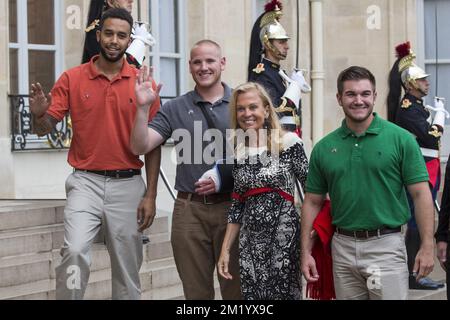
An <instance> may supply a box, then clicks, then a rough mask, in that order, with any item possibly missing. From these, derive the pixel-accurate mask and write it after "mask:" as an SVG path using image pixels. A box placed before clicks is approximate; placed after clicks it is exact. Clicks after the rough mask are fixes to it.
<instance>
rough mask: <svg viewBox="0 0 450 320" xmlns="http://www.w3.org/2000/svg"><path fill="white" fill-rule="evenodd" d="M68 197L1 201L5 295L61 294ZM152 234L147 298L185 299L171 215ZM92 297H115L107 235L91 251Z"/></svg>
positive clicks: (144, 278)
mask: <svg viewBox="0 0 450 320" xmlns="http://www.w3.org/2000/svg"><path fill="white" fill-rule="evenodd" d="M64 204H65V202H64V201H0V300H3V299H21V300H22V299H42V300H46V299H55V267H56V266H57V265H58V264H59V262H60V261H61V257H60V255H59V249H60V247H61V245H62V243H63V238H64V232H63V211H64ZM146 234H147V235H148V236H149V238H150V243H149V244H147V245H145V246H144V262H143V265H142V268H141V270H140V276H141V286H142V292H143V299H183V298H184V297H183V289H182V286H181V281H180V279H179V277H178V273H177V270H176V267H175V263H174V260H173V256H172V248H171V245H170V240H169V229H168V217H167V216H165V217H164V216H163V217H157V218H156V219H155V221H154V223H153V225H152V227H151V228H150V229H149V230H147V232H146ZM91 258H92V266H91V275H90V278H89V285H88V288H87V290H86V295H85V298H86V299H92V300H96V299H110V298H111V269H110V261H109V255H108V253H107V250H106V247H105V246H104V245H103V243H102V238H101V234H100V235H99V237H98V238H97V239H96V241H95V244H94V246H93V248H92V252H91Z"/></svg>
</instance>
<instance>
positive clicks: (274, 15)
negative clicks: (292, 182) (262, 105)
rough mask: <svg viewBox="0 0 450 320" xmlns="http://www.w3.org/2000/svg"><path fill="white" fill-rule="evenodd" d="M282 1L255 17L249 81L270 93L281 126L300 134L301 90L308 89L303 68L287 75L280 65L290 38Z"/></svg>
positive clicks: (275, 0)
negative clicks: (282, 18)
mask: <svg viewBox="0 0 450 320" xmlns="http://www.w3.org/2000/svg"><path fill="white" fill-rule="evenodd" d="M281 10H282V4H281V2H280V1H277V0H274V1H271V2H270V3H268V4H267V5H266V7H265V12H264V13H263V14H262V15H261V16H260V17H259V18H258V19H257V20H256V22H255V24H254V26H253V30H252V35H251V41H250V58H249V65H248V81H252V82H257V83H259V84H261V85H262V86H263V87H264V88H265V89H266V91H268V93H269V95H270V96H271V99H272V102H273V104H274V106H275V109H276V111H277V113H278V116H279V118H280V123H281V124H282V126H283V128H284V129H285V130H288V131H294V132H297V134H298V135H301V123H300V117H301V101H300V100H301V93H302V92H304V93H307V92H310V91H311V88H310V86H309V85H308V84H307V83H306V80H305V78H304V76H303V73H302V71H298V70H296V69H295V70H294V71H293V73H292V75H291V77H288V76H287V74H286V73H285V71H284V70H282V69H281V67H280V62H281V61H283V60H285V59H286V58H287V53H288V50H289V45H288V40H289V39H290V38H289V36H288V35H287V33H286V30H285V29H284V28H283V26H282V25H281V24H280V22H279V20H280V18H281V16H282V11H281Z"/></svg>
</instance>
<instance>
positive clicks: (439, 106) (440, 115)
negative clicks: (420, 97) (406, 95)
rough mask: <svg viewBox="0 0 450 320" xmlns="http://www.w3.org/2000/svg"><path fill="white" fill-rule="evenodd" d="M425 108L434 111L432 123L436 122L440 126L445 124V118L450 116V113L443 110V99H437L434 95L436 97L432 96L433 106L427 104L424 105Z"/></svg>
mask: <svg viewBox="0 0 450 320" xmlns="http://www.w3.org/2000/svg"><path fill="white" fill-rule="evenodd" d="M425 108H426V109H428V110H431V111H434V112H436V114H435V116H434V119H433V124H437V125H439V126H441V127H442V128H443V127H444V125H445V119H446V118H447V119H448V118H450V114H449V113H448V111H447V110H445V106H444V101H443V99H439V98H437V97H436V98H434V107H432V106H429V105H427V106H425Z"/></svg>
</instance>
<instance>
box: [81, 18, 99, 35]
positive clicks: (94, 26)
mask: <svg viewBox="0 0 450 320" xmlns="http://www.w3.org/2000/svg"><path fill="white" fill-rule="evenodd" d="M99 24H100V20H99V19H95V20H94V21H92V23H91V24H90V25H89V27H87V28H86V30H84V32H86V33H88V32H91V31H92V30H94V29H95V28H97V27H98V26H99Z"/></svg>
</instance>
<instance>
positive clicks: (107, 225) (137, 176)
mask: <svg viewBox="0 0 450 320" xmlns="http://www.w3.org/2000/svg"><path fill="white" fill-rule="evenodd" d="M132 25H133V18H132V17H131V15H130V14H129V13H128V12H127V11H126V10H124V9H110V10H108V11H107V12H105V13H104V15H103V17H102V19H101V21H100V30H99V31H97V39H98V41H99V43H100V47H101V49H100V55H99V56H98V57H95V58H94V59H92V60H91V61H90V63H87V64H83V65H81V66H78V67H75V68H73V69H70V70H68V71H66V72H65V73H64V74H63V75H62V76H61V77H60V78H59V80H58V81H57V82H56V84H55V86H54V87H53V89H52V91H51V94H50V95H49V97H48V99H47V98H46V97H45V95H44V93H43V91H42V87H41V86H40V84H39V83H38V84H33V85H32V89H31V96H30V108H31V112H32V113H33V116H34V119H33V124H34V130H35V132H36V133H37V134H39V135H45V134H47V133H49V132H50V131H51V130H52V129H53V128H54V127H55V125H56V124H57V123H58V122H59V121H61V120H62V119H63V118H64V116H65V115H66V114H67V113H68V112H69V113H70V116H71V118H72V124H73V134H74V136H73V140H72V144H71V146H70V150H69V157H68V162H69V164H70V165H71V166H72V167H73V168H74V169H75V170H74V173H73V174H71V175H70V176H69V177H68V179H67V181H66V193H67V204H66V208H65V211H64V229H65V236H64V246H63V248H62V250H61V254H62V256H63V258H62V261H61V264H60V265H59V266H58V267H57V268H56V298H57V299H82V298H83V296H84V293H85V290H86V287H87V283H88V280H89V273H90V257H89V251H90V248H91V246H92V243H93V240H94V238H95V236H96V235H97V234H98V232H99V230H100V226H101V225H103V226H104V230H105V237H106V245H107V248H108V252H109V254H110V257H111V269H112V298H113V299H140V293H141V290H140V281H139V269H140V267H141V264H142V240H141V232H142V231H144V230H145V229H147V228H148V227H149V226H150V225H151V224H152V222H153V218H154V215H155V204H154V203H155V198H156V185H157V179H158V172H159V171H158V169H159V165H160V159H161V158H160V157H161V153H160V149H159V150H156V151H155V152H152V153H151V154H149V155H147V156H146V163H147V184H148V185H149V190H148V191H147V193H146V191H145V184H144V182H143V180H142V177H141V168H142V166H143V162H142V161H141V160H140V159H139V157H137V156H135V155H133V153H132V152H131V150H130V146H129V141H130V132H131V127H132V125H133V121H134V117H135V114H136V101H137V100H139V97H138V96H136V94H135V84H136V75H137V70H136V69H135V68H134V67H132V66H130V65H129V64H128V63H127V61H126V60H125V59H124V54H125V51H126V49H127V48H128V46H129V44H130V40H131V37H130V36H131V28H132ZM159 90H160V87H157V86H156V85H155V83H153V87H152V88H151V89H150V91H151V92H152V94H154V95H155V96H157V95H158V94H159ZM155 101H156V102H155V103H154V105H153V106H152V114H151V115H150V118H152V117H153V115H154V114H155V113H156V112H157V110H158V109H159V102H158V99H155ZM144 195H145V197H144ZM143 197H144V199H145V200H142V198H143ZM140 201H142V202H141V205H140V206H139V204H140ZM138 206H139V209H138ZM136 210H137V211H138V213H137V216H136Z"/></svg>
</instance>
